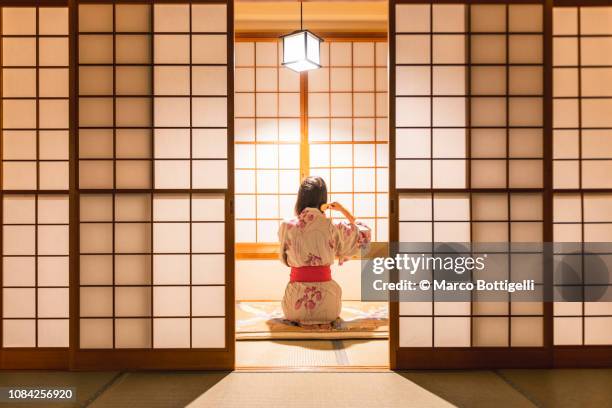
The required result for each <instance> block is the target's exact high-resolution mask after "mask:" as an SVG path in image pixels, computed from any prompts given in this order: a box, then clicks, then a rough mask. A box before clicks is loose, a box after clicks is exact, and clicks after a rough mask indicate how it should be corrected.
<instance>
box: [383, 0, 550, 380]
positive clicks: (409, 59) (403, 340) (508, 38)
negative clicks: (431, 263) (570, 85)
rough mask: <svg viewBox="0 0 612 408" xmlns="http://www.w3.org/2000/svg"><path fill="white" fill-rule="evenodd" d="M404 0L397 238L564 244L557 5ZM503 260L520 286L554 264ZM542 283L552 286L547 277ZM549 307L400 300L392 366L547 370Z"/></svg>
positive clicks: (398, 74)
mask: <svg viewBox="0 0 612 408" xmlns="http://www.w3.org/2000/svg"><path fill="white" fill-rule="evenodd" d="M391 3H392V4H391V5H390V8H391V9H390V62H391V63H390V68H389V69H390V75H391V81H390V103H391V109H390V116H389V118H390V119H389V120H390V129H391V137H390V140H391V146H390V150H391V152H390V158H391V168H392V171H391V175H390V176H391V177H390V179H391V182H390V189H391V190H390V191H391V200H392V201H391V204H392V210H393V211H392V213H391V218H390V222H391V225H390V232H391V241H401V242H418V243H433V242H441V243H442V242H461V243H508V242H510V243H541V242H543V241H546V240H550V238H548V234H549V232H548V230H547V229H546V227H545V225H546V223H545V217H546V213H547V211H546V210H545V209H546V204H545V202H546V197H547V191H548V190H547V188H548V187H549V185H548V184H549V180H548V178H547V177H546V176H545V174H544V173H545V172H544V169H545V166H544V160H543V159H544V157H545V151H546V149H545V146H546V143H545V137H544V134H545V131H544V130H545V127H546V126H547V125H546V123H547V122H546V115H545V114H544V106H545V104H544V96H545V87H544V83H545V81H544V78H545V76H544V66H545V60H546V53H545V52H544V48H545V47H544V45H545V41H544V36H543V34H544V32H545V29H546V28H545V22H546V21H547V20H546V18H545V9H544V5H543V3H541V2H534V3H533V4H528V3H525V2H521V3H520V4H513V3H512V2H510V3H509V4H508V3H499V4H491V3H490V2H482V3H487V4H480V3H481V2H478V1H474V2H469V4H461V3H458V2H454V3H453V4H441V3H438V2H431V3H426V2H415V1H409V2H399V1H398V2H391ZM495 256H496V255H490V257H495ZM489 261H490V262H492V261H491V260H489ZM493 263H494V264H495V265H496V269H495V271H494V272H496V273H497V275H499V278H501V279H512V278H513V277H514V278H516V277H518V276H519V274H520V273H522V272H523V273H524V268H525V265H530V264H531V265H533V264H534V263H535V264H538V265H540V268H539V270H540V271H541V270H542V269H541V265H542V263H543V258H542V253H541V251H535V253H530V254H525V255H521V256H520V257H517V256H514V255H513V256H508V255H507V254H503V255H500V257H499V259H498V260H496V261H495V262H493ZM536 270H537V268H536ZM490 272H491V273H492V272H493V271H490ZM532 277H534V278H535V279H536V283H537V284H538V285H540V289H541V285H542V284H543V276H542V274H540V275H539V276H532ZM477 278H478V277H477V276H471V277H470V279H473V280H475V279H477ZM546 310H548V309H547V308H546V307H545V304H544V303H543V302H517V301H513V300H512V298H511V297H510V296H508V297H507V298H506V299H504V300H500V299H497V300H496V301H487V298H485V297H479V296H478V295H477V294H476V293H473V294H472V295H471V297H470V298H469V299H467V300H464V301H461V302H448V301H447V302H444V301H436V297H435V296H434V295H432V297H431V301H427V302H423V301H420V302H402V303H400V304H393V305H392V309H391V312H392V314H391V316H392V336H391V348H392V361H394V362H395V365H394V366H395V367H396V368H425V367H440V368H442V367H446V368H452V367H485V366H506V367H507V366H512V365H520V366H538V365H543V364H547V362H548V360H547V353H548V351H549V348H548V344H549V338H550V333H549V330H548V329H547V327H548V326H547V325H546V323H545V322H546V318H545V315H546V313H547V312H546Z"/></svg>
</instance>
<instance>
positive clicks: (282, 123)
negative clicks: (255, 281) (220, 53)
mask: <svg viewBox="0 0 612 408" xmlns="http://www.w3.org/2000/svg"><path fill="white" fill-rule="evenodd" d="M235 47H236V70H235V76H236V86H235V90H236V94H235V110H234V115H235V129H236V131H235V133H236V137H235V141H236V144H235V146H234V152H235V174H236V242H238V243H240V244H241V245H242V246H243V247H244V246H245V245H246V246H250V249H253V248H257V247H258V246H259V247H263V246H264V245H265V244H268V245H270V244H272V245H274V246H276V245H277V241H278V235H277V233H278V227H279V224H280V221H281V220H282V219H284V218H291V217H292V216H293V207H294V205H295V191H296V189H297V186H299V183H300V157H301V156H300V138H301V118H300V113H301V111H300V74H298V73H296V72H294V71H292V70H290V69H289V68H285V67H283V66H281V60H282V45H281V43H280V42H279V41H278V40H277V39H276V38H273V39H270V40H261V39H259V40H257V41H255V40H246V39H241V40H239V41H237V42H236V44H235ZM243 252H248V251H243Z"/></svg>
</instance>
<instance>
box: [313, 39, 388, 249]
mask: <svg viewBox="0 0 612 408" xmlns="http://www.w3.org/2000/svg"><path fill="white" fill-rule="evenodd" d="M321 64H322V68H321V69H317V70H314V71H309V72H308V93H307V95H308V148H309V174H310V175H316V176H321V177H323V179H325V181H326V184H327V189H328V192H329V194H330V198H329V200H330V201H338V202H341V203H342V204H343V205H345V206H346V207H347V209H349V211H351V212H352V213H353V214H354V215H355V216H356V217H358V218H359V219H360V220H363V221H364V222H365V223H367V224H368V225H369V226H370V227H371V228H372V240H373V241H378V242H388V239H389V238H388V236H389V231H388V224H387V222H388V221H387V216H388V212H387V208H388V205H387V204H388V199H389V196H388V194H387V188H388V183H389V181H388V143H387V142H388V127H387V88H386V86H387V42H386V41H382V40H381V41H373V40H372V39H367V40H366V39H364V40H362V41H357V40H352V41H349V40H346V39H329V40H328V41H326V42H325V43H323V44H322V45H321ZM329 216H330V217H334V216H337V215H336V214H334V213H332V212H330V214H329Z"/></svg>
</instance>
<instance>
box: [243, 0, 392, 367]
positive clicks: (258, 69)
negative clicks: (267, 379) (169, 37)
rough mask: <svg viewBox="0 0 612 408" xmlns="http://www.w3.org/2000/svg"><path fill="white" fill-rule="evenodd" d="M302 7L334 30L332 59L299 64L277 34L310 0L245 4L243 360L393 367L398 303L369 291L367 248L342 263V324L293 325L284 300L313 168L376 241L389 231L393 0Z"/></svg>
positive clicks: (321, 26) (326, 47)
mask: <svg viewBox="0 0 612 408" xmlns="http://www.w3.org/2000/svg"><path fill="white" fill-rule="evenodd" d="M303 18H304V28H305V29H309V30H311V31H312V32H314V33H315V34H317V35H319V36H321V37H322V38H323V39H324V40H325V41H324V43H323V44H322V45H321V65H322V67H321V68H319V69H316V70H312V71H309V72H303V73H296V72H293V71H291V70H289V69H288V68H285V67H282V65H281V61H282V44H281V42H280V40H279V38H278V37H279V36H280V35H282V34H286V33H288V32H291V31H293V30H295V29H296V28H299V26H300V3H299V2H295V3H290V2H256V3H255V2H244V3H241V2H237V3H236V6H235V30H236V39H235V47H234V48H235V73H234V91H235V104H234V117H235V122H234V128H235V131H234V133H235V137H234V140H235V144H234V148H235V149H234V151H235V170H234V171H235V173H234V175H235V217H236V219H235V224H236V235H235V236H236V275H235V276H236V305H235V306H236V310H235V315H236V342H237V344H236V366H237V367H238V368H239V369H250V368H284V369H286V368H299V369H303V368H325V367H334V368H347V369H351V368H366V367H368V368H388V366H389V346H388V340H389V319H388V317H389V308H388V304H387V303H384V302H362V301H361V267H360V260H359V257H354V258H353V259H351V260H349V261H348V262H345V263H344V264H343V265H342V266H339V265H337V263H336V265H333V266H332V277H333V279H334V280H335V281H336V282H337V283H338V284H339V285H340V287H341V288H342V312H341V315H340V320H339V322H338V323H337V324H335V325H334V327H333V328H332V329H306V328H303V327H300V326H297V325H294V324H292V323H291V322H289V321H287V320H285V319H284V315H283V312H282V308H281V300H282V298H283V294H284V291H285V286H286V285H287V282H288V280H289V269H288V268H287V267H286V266H285V265H283V264H282V263H281V262H280V261H279V245H278V235H277V233H278V228H279V225H280V223H281V221H282V220H283V219H288V218H292V217H294V214H293V208H294V205H295V199H296V193H297V190H298V187H299V184H300V181H301V180H302V179H303V178H304V177H306V176H310V175H316V176H321V177H323V179H324V180H325V181H326V184H327V188H328V199H329V201H330V202H331V201H337V202H340V203H342V204H343V205H344V206H345V207H346V208H347V209H348V210H349V211H350V212H351V213H352V214H354V216H355V217H356V218H357V219H358V220H360V221H362V222H363V223H365V224H366V225H368V227H370V228H371V233H372V244H371V248H372V250H375V251H376V252H377V253H386V251H387V242H388V208H387V207H388V185H389V183H388V122H387V78H388V75H387V54H388V52H387V40H386V36H387V5H386V3H384V2H359V3H355V2H308V3H304V4H303ZM326 215H327V216H328V217H331V218H332V219H333V220H334V221H340V220H341V217H340V218H339V216H338V213H333V214H332V213H331V212H329V211H328V213H327V214H326Z"/></svg>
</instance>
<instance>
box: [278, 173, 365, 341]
mask: <svg viewBox="0 0 612 408" xmlns="http://www.w3.org/2000/svg"><path fill="white" fill-rule="evenodd" d="M327 209H331V210H332V211H338V212H340V213H341V214H342V215H344V217H345V218H346V221H341V222H338V223H335V222H332V221H331V220H330V219H329V218H327V217H326V216H325V210H327ZM295 214H296V216H297V217H295V218H292V219H291V220H286V221H283V223H282V224H281V226H280V229H279V231H278V236H279V240H280V259H281V262H283V263H284V264H285V265H287V266H289V267H290V268H291V275H290V281H289V283H288V284H287V288H286V289H285V296H284V297H283V302H282V306H283V312H284V314H285V318H286V319H288V320H291V321H293V322H296V323H298V324H300V325H301V326H304V327H312V328H321V329H329V328H331V323H333V322H334V321H335V320H336V319H338V317H339V316H340V311H341V310H342V289H341V288H340V286H339V285H338V284H337V283H336V282H335V281H334V280H333V279H332V278H331V269H330V265H331V264H333V263H334V259H335V258H336V257H337V258H338V264H339V265H342V263H343V262H344V261H346V260H347V259H349V258H350V257H351V256H353V255H355V254H357V253H358V252H359V251H360V250H363V249H365V248H366V247H367V245H368V244H369V243H370V229H369V228H368V227H367V226H366V225H364V224H362V223H360V222H358V221H356V220H355V217H353V215H352V214H351V213H350V212H349V211H347V210H346V209H345V208H344V207H343V206H342V205H341V204H340V203H336V202H333V203H329V204H328V203H327V187H326V185H325V181H324V180H323V179H322V178H321V177H307V178H306V179H304V181H303V182H302V184H301V186H300V190H299V192H298V197H297V202H296V203H295Z"/></svg>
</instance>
